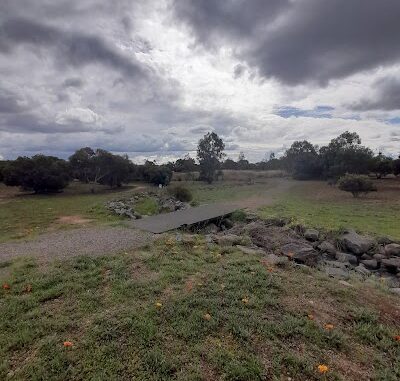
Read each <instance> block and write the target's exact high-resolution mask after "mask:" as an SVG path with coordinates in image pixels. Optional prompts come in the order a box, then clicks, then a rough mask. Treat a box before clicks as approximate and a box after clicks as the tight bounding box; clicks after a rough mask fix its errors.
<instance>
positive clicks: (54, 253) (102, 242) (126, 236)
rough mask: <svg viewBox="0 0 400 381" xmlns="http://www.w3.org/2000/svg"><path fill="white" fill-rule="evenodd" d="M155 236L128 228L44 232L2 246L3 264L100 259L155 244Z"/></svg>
mask: <svg viewBox="0 0 400 381" xmlns="http://www.w3.org/2000/svg"><path fill="white" fill-rule="evenodd" d="M153 237H154V235H153V234H151V233H146V232H142V231H139V230H135V229H128V228H121V227H118V228H113V227H90V228H79V229H72V230H63V231H58V232H52V233H45V234H42V235H40V236H39V237H38V238H36V239H34V240H29V241H28V240H26V241H19V242H10V243H2V244H0V262H1V261H6V260H9V259H11V258H15V257H21V256H33V257H36V258H38V259H39V260H43V261H47V260H49V259H53V258H54V259H66V258H69V257H73V256H78V255H90V256H100V255H106V254H113V253H117V252H121V251H123V250H129V249H135V248H138V247H140V246H143V245H145V244H147V243H150V242H152V240H153V239H154V238H153Z"/></svg>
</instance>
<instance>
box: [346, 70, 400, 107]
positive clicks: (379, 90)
mask: <svg viewBox="0 0 400 381" xmlns="http://www.w3.org/2000/svg"><path fill="white" fill-rule="evenodd" d="M372 87H373V89H374V90H375V95H374V96H373V97H372V98H364V99H362V100H361V101H359V102H357V103H355V104H353V105H350V107H351V108H352V109H353V110H356V111H369V110H383V111H394V110H400V78H394V77H386V78H383V79H380V80H378V81H376V82H375V83H374V85H373V86H372Z"/></svg>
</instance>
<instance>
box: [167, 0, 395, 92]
mask: <svg viewBox="0 0 400 381" xmlns="http://www.w3.org/2000/svg"><path fill="white" fill-rule="evenodd" d="M174 10H175V13H176V15H177V17H178V18H179V19H181V20H183V21H184V22H185V23H187V24H188V25H189V26H190V27H191V29H192V30H193V32H194V33H195V36H196V37H197V40H198V41H199V42H200V43H202V44H204V45H205V46H208V47H210V46H211V47H214V48H215V47H218V46H219V44H220V42H221V40H224V41H226V42H227V43H233V42H236V43H237V42H239V43H238V44H236V43H233V47H234V48H235V49H236V53H237V54H238V55H239V56H240V57H242V58H244V59H246V60H247V62H248V63H250V64H251V65H254V66H256V67H257V68H258V69H259V73H260V74H261V75H262V76H264V77H274V78H277V79H279V80H280V81H282V82H284V83H287V84H290V85H296V84H300V83H303V82H307V81H313V82H319V83H320V84H326V83H327V82H328V81H329V80H331V79H335V78H343V77H346V76H348V75H351V74H354V73H357V72H360V71H363V70H368V69H373V68H376V67H378V66H381V65H390V64H394V63H396V62H397V61H398V59H399V58H400V43H399V38H398V36H399V35H400V23H399V19H400V1H398V0H379V1H376V0H352V1H349V0H329V1H328V0H326V1H321V0H297V1H286V0H283V1H281V0H279V1H265V0H255V1H249V0H227V1H223V2H222V1H211V0H187V1H178V0H175V1H174Z"/></svg>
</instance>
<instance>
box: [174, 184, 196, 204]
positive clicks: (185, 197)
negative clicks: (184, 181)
mask: <svg viewBox="0 0 400 381" xmlns="http://www.w3.org/2000/svg"><path fill="white" fill-rule="evenodd" d="M170 194H172V195H173V196H174V197H175V198H176V199H178V200H179V201H182V202H189V201H192V199H193V195H192V192H191V191H190V190H189V189H188V188H185V187H184V186H182V185H178V186H176V187H173V188H171V189H170Z"/></svg>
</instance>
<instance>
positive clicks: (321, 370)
mask: <svg viewBox="0 0 400 381" xmlns="http://www.w3.org/2000/svg"><path fill="white" fill-rule="evenodd" d="M328 370H329V368H328V366H327V365H325V364H320V365H318V372H319V373H321V374H325V373H326V372H328Z"/></svg>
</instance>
